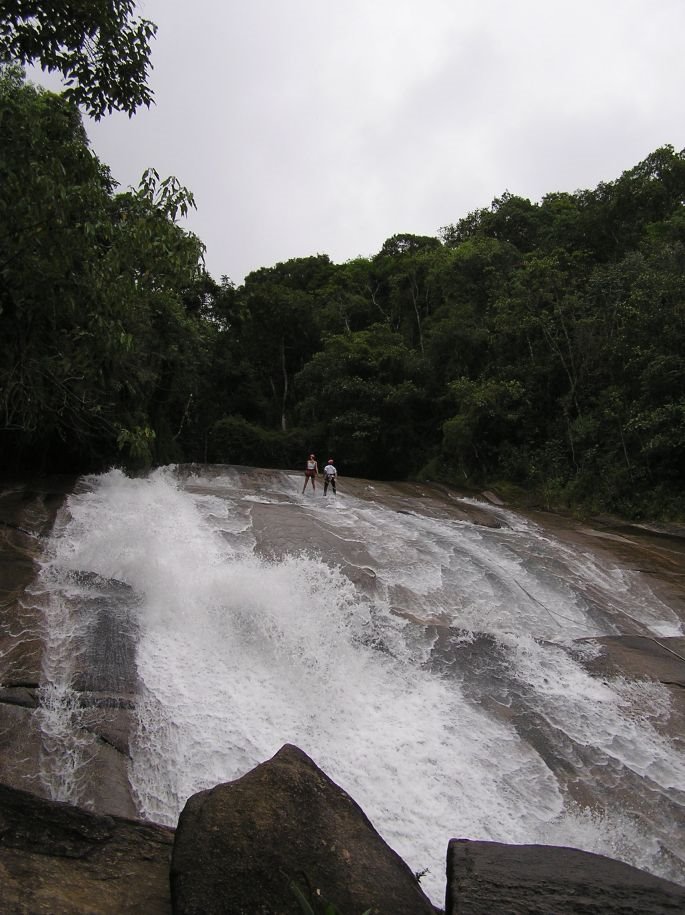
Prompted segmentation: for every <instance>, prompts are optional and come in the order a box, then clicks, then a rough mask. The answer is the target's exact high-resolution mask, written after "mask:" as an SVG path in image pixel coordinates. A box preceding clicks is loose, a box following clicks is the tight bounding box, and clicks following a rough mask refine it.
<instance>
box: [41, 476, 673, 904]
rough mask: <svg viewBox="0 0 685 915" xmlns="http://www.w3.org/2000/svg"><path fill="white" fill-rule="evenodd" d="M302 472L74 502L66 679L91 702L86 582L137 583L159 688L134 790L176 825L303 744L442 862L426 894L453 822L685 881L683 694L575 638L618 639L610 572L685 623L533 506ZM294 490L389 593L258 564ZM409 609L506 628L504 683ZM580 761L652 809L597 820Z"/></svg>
mask: <svg viewBox="0 0 685 915" xmlns="http://www.w3.org/2000/svg"><path fill="white" fill-rule="evenodd" d="M298 486H299V478H298V480H297V482H293V480H291V479H290V478H288V477H287V476H285V475H284V477H283V479H282V480H281V481H280V482H278V483H272V485H271V488H270V490H269V491H268V492H261V491H260V492H257V493H255V492H251V491H246V490H244V489H243V488H242V484H241V481H240V478H239V476H238V475H237V474H236V473H235V472H232V471H228V470H227V471H226V472H225V473H215V474H214V475H212V476H211V477H210V476H206V477H190V478H188V477H186V478H183V477H181V476H180V475H177V474H175V473H174V472H173V470H171V469H167V470H163V471H157V472H156V473H154V474H152V475H150V477H148V478H146V479H136V480H131V479H128V478H126V477H125V476H123V475H122V474H120V473H118V472H116V471H113V472H111V473H109V474H105V475H103V476H101V477H93V478H89V479H87V480H85V481H84V482H83V485H82V487H81V491H80V492H78V493H76V494H75V495H74V496H72V497H71V498H70V500H69V503H68V517H67V518H66V519H65V523H64V525H63V527H62V529H61V530H59V531H56V536H55V538H54V541H53V545H52V555H51V557H50V559H49V562H48V563H47V564H46V566H45V568H44V570H43V574H42V585H43V587H45V588H46V589H47V590H48V591H49V592H50V594H51V597H50V600H49V601H48V603H47V604H46V607H47V610H46V613H47V616H48V620H49V623H50V630H51V632H52V633H53V635H52V636H51V638H52V644H53V646H54V649H55V650H54V652H53V660H52V662H51V664H52V667H51V669H50V671H49V672H48V673H49V676H48V677H47V680H48V681H49V683H51V684H52V685H53V687H54V688H55V689H56V690H57V693H59V694H60V695H61V696H62V697H63V698H64V700H65V701H67V700H68V698H69V689H70V687H69V663H68V656H69V649H68V645H69V644H70V643H71V642H73V640H74V639H75V638H76V639H77V638H78V631H77V628H75V622H74V621H75V620H76V619H77V618H78V613H75V612H74V610H73V607H74V601H69V600H65V593H66V582H67V581H68V580H69V574H70V573H73V572H74V570H84V569H85V570H88V571H89V572H92V573H96V574H97V575H98V576H101V577H102V578H103V580H116V581H120V582H125V583H126V584H127V585H129V586H130V588H131V589H132V591H133V593H134V594H135V595H136V612H137V615H138V619H137V623H138V629H139V643H138V646H137V667H138V675H139V677H140V680H141V682H142V694H141V696H140V697H139V699H138V709H137V713H138V727H137V731H136V734H135V735H134V738H133V740H132V746H131V750H132V761H131V781H132V784H133V787H134V791H135V793H136V797H137V800H138V803H139V807H140V811H141V813H142V814H143V815H144V816H146V817H149V818H150V819H152V820H155V821H157V822H162V823H169V824H174V823H175V821H176V819H177V816H178V814H179V812H180V810H181V809H182V807H183V804H184V803H185V801H186V799H187V798H188V796H189V795H191V794H192V793H194V792H196V791H198V790H200V789H202V788H206V787H209V786H211V785H214V784H216V783H218V782H222V781H227V780H230V779H233V778H236V777H237V776H239V775H242V774H244V773H245V772H246V771H248V770H249V769H251V768H252V767H253V766H255V765H257V764H258V763H260V762H263V761H264V760H265V759H267V758H269V757H270V756H271V755H273V753H275V752H276V751H277V750H278V749H279V747H280V746H282V744H283V743H286V742H288V743H295V744H297V745H298V746H300V747H301V748H302V749H303V750H304V751H305V752H307V753H308V754H309V755H311V756H312V758H313V759H314V760H315V762H316V763H317V764H318V765H320V766H321V767H322V768H323V769H324V770H325V771H326V772H327V773H328V775H329V776H330V777H331V778H333V779H334V780H335V781H336V782H337V783H338V784H340V785H341V786H342V787H344V788H345V789H346V790H347V791H348V792H349V793H350V794H351V795H352V796H353V797H354V798H355V800H356V801H357V802H358V803H359V804H360V805H361V806H362V807H363V809H364V810H365V812H366V813H367V815H368V816H369V818H370V819H371V821H372V822H373V823H374V825H375V826H376V828H377V829H378V830H379V831H380V832H381V834H382V835H383V836H384V838H385V839H386V840H387V841H388V842H389V843H390V844H391V845H392V846H393V848H395V849H396V850H397V851H398V853H399V854H400V855H401V856H402V857H403V858H404V859H405V860H406V861H407V863H408V864H409V865H410V866H411V867H412V868H413V869H415V870H423V869H425V868H429V869H430V875H429V877H428V878H427V879H425V880H424V882H423V885H424V887H425V888H426V889H427V890H428V891H429V892H430V894H431V895H432V897H433V898H434V900H435V901H436V902H439V903H441V902H442V897H443V892H444V889H443V878H442V874H443V872H444V856H445V850H446V845H447V841H448V839H449V838H451V837H453V836H461V837H470V838H481V839H491V840H499V841H508V842H548V843H556V844H567V845H577V846H578V847H582V848H586V849H588V850H591V851H596V852H601V853H605V854H610V855H612V856H615V857H620V858H622V859H624V860H628V861H629V862H630V863H633V864H635V865H637V866H640V867H645V868H648V869H650V870H652V871H654V872H656V873H661V874H663V875H664V876H669V877H670V878H671V879H680V880H683V882H685V877H684V875H685V868H684V867H683V859H684V858H685V848H684V847H683V840H682V837H679V836H678V830H677V825H676V823H675V821H674V814H673V810H674V809H677V811H678V812H679V815H682V805H684V804H685V797H684V796H683V792H684V791H685V767H684V765H683V761H682V759H681V757H680V756H679V754H678V752H677V749H676V748H675V747H674V746H673V744H672V743H671V742H669V741H668V740H667V739H666V738H664V737H663V736H662V735H661V734H660V733H659V732H658V730H657V728H656V727H655V724H656V722H657V721H658V720H659V719H661V718H663V717H665V716H667V715H668V697H667V694H666V692H665V690H663V689H661V688H659V687H658V686H656V685H651V686H649V687H646V686H645V684H640V687H639V690H638V689H636V688H635V686H634V685H632V684H628V683H626V682H624V681H622V680H616V681H607V680H598V679H596V678H593V677H591V676H590V675H589V674H588V673H587V672H586V671H585V670H584V668H583V667H582V666H581V665H580V664H579V663H578V662H577V661H575V660H573V658H572V657H571V656H570V655H569V653H568V652H567V651H566V650H564V649H563V648H562V647H561V643H562V642H566V641H568V640H569V639H571V638H575V637H579V636H587V635H597V634H602V633H606V632H612V631H616V624H615V622H614V621H613V619H612V616H611V613H609V614H608V615H607V613H606V612H605V613H599V612H598V611H597V608H596V607H595V606H594V604H593V601H592V600H591V599H589V598H588V597H587V593H588V589H590V586H591V589H594V590H595V592H597V591H601V592H602V593H604V592H607V601H608V603H611V601H610V600H609V597H608V595H609V593H611V594H612V595H613V597H612V598H611V600H613V601H614V603H615V604H616V606H617V608H618V605H619V603H621V602H624V603H625V604H627V606H628V612H629V613H633V614H636V615H639V617H640V619H641V623H642V624H643V625H644V626H645V627H646V628H647V629H649V627H650V626H651V627H652V628H653V629H654V631H656V630H657V629H658V628H659V627H662V628H664V627H665V628H666V629H669V628H670V629H671V630H675V629H677V628H678V626H677V622H676V619H675V616H674V614H672V612H671V611H670V610H669V609H668V608H667V607H664V606H663V605H659V603H658V602H656V601H655V600H653V601H648V600H646V599H645V597H644V595H643V594H642V593H641V592H640V593H638V592H637V591H636V590H635V589H633V590H632V591H631V589H629V588H628V586H627V584H626V582H625V579H624V578H622V577H621V575H622V574H624V573H620V572H617V571H616V570H607V569H603V568H600V567H599V566H598V565H597V564H596V563H594V561H593V560H592V559H591V557H587V556H578V555H576V554H574V553H573V552H572V551H570V550H565V549H564V548H563V547H561V545H559V544H556V543H555V542H553V541H552V540H550V539H549V538H547V537H546V536H544V535H543V534H542V532H541V531H540V530H539V529H537V528H536V527H535V526H534V525H530V524H528V523H527V522H524V521H523V520H522V519H518V518H517V517H516V516H514V515H512V514H511V513H506V519H505V520H506V521H507V526H506V527H503V528H501V529H499V530H490V529H484V528H477V527H475V526H473V525H468V524H462V523H455V522H453V521H449V520H436V519H429V518H425V517H422V516H420V515H417V514H412V515H411V516H409V515H404V514H402V515H398V514H397V513H396V512H392V511H389V510H385V509H384V508H383V507H382V506H381V505H375V504H373V503H368V502H363V501H361V500H354V499H351V498H346V499H345V500H344V501H343V500H338V502H337V503H332V502H329V503H328V504H324V503H323V500H320V501H314V500H310V501H306V500H301V499H300V498H299V496H300V494H299V493H298V492H297V491H296V488H297V487H298ZM317 495H318V494H317ZM284 500H288V501H289V502H291V503H295V504H296V505H297V506H301V509H300V508H298V511H299V510H305V511H307V512H308V513H309V514H310V516H311V518H312V519H316V520H317V523H319V522H320V523H324V521H325V519H326V518H330V517H334V521H333V522H332V523H333V524H334V526H335V527H334V530H335V533H336V535H337V536H338V537H340V538H341V539H343V540H345V539H349V540H352V539H354V540H355V541H356V540H361V541H363V542H364V543H365V545H366V548H367V549H368V551H369V552H370V554H371V555H372V557H373V559H374V563H375V566H374V571H375V573H376V580H377V582H378V585H379V587H378V592H377V594H376V596H375V597H374V598H373V599H370V598H368V597H365V596H364V595H362V594H361V593H359V591H358V590H357V589H356V588H355V586H354V584H353V583H352V581H350V579H349V578H347V577H346V576H345V575H344V574H343V573H342V571H341V570H340V569H339V568H337V567H335V566H334V565H331V564H327V563H325V562H323V561H322V560H321V559H319V558H316V557H313V556H309V555H304V554H294V555H289V556H286V557H285V558H284V559H282V561H279V562H270V561H266V560H264V559H261V558H259V556H257V555H256V554H255V551H254V547H255V536H254V533H253V532H252V530H251V524H250V510H251V506H252V505H256V504H259V505H265V504H266V505H268V504H271V503H272V502H273V503H279V504H282V503H283V502H284ZM502 517H503V518H504V517H505V513H504V512H502ZM622 588H623V590H621V589H622ZM408 602H409V603H410V604H411V606H409V607H406V606H403V609H406V610H408V611H411V613H412V614H414V615H415V616H419V617H421V614H424V615H425V617H431V616H433V617H440V618H441V619H442V620H444V621H445V622H446V623H449V624H450V625H451V626H453V627H458V630H459V633H461V635H459V638H461V639H462V640H464V643H465V644H466V643H470V644H471V647H474V646H475V647H478V639H482V637H483V636H486V637H487V640H488V642H487V644H488V645H490V646H494V647H493V650H492V656H490V655H486V654H484V655H483V657H484V658H485V661H484V663H486V665H487V664H496V665H497V667H496V669H495V667H492V670H494V671H495V676H494V677H493V678H491V679H483V680H482V681H479V680H478V678H477V676H476V670H475V668H473V670H472V669H471V668H470V667H469V665H463V666H461V667H459V669H458V671H457V675H455V676H447V675H443V674H441V673H440V672H439V671H438V670H437V669H436V668H435V667H434V666H432V665H431V663H430V661H431V658H432V656H433V651H434V648H435V646H436V644H437V642H436V635H435V630H430V629H428V630H427V629H426V628H425V627H421V626H417V625H416V623H413V622H409V621H408V619H404V618H401V617H400V616H398V615H397V613H396V612H393V610H395V611H396V610H397V606H398V605H399V604H400V603H401V604H403V605H405V604H407V603H408ZM70 607H71V608H72V609H71V610H70V609H69V608H70ZM543 639H544V640H545V641H541V640H543ZM549 639H555V644H550V642H549V641H548V640H549ZM484 644H485V643H484ZM493 658H494V660H493ZM487 669H488V670H490V669H491V668H487ZM60 684H61V686H60ZM51 688H52V687H51ZM57 705H59V703H57ZM647 707H648V708H647ZM498 710H499V711H498ZM69 720H70V719H69V715H68V714H67V715H66V717H64V719H63V721H64V722H66V724H64V723H63V725H61V727H63V731H64V735H63V737H62V738H61V739H62V740H63V745H64V746H65V747H67V746H68V740H67V737H66V732H67V731H68V722H69ZM531 733H533V734H534V736H533V737H532V738H531V736H530V735H531ZM58 742H59V740H58V741H57V743H58ZM87 752H88V751H87V748H86V749H85V750H84V749H83V748H81V749H78V748H77V749H76V750H74V751H73V753H72V759H73V760H74V761H75V762H72V763H71V764H68V765H67V766H66V768H65V773H66V774H65V776H64V785H65V786H66V787H65V793H69V792H71V794H70V798H71V799H73V796H74V778H73V772H72V774H71V775H70V767H71V770H74V771H75V770H78V766H79V765H80V764H81V761H82V760H84V759H86V758H87ZM79 753H80V755H79ZM564 754H566V756H564ZM562 757H563V759H564V760H565V763H564V766H565V767H566V768H567V769H568V768H569V767H573V766H575V767H577V772H576V775H575V776H574V777H575V778H577V779H578V780H580V781H581V782H582V780H583V778H589V779H592V778H594V777H595V776H594V775H592V774H591V772H590V770H592V772H595V771H596V772H597V773H598V774H597V778H599V779H600V782H601V784H602V786H605V785H606V786H608V787H606V790H607V791H608V790H610V789H611V788H613V787H616V786H618V789H621V791H623V786H625V794H626V796H628V795H629V796H630V797H631V798H635V799H636V800H635V801H634V802H632V801H626V803H625V804H622V806H621V810H620V812H618V813H617V812H616V806H615V805H612V802H611V800H610V799H609V800H608V801H607V803H606V804H605V805H604V806H603V807H602V806H596V807H595V808H594V809H592V810H591V809H590V808H589V807H587V806H584V805H583V804H582V803H581V802H579V801H577V800H573V798H572V795H571V793H569V790H568V783H567V781H565V780H564V777H562V774H563V773H562V772H561V770H562V769H563V768H564V766H557V765H556V763H555V760H556V761H558V759H560V758H562ZM586 770H587V771H586ZM605 772H610V775H611V777H610V778H606V779H605V778H604V773H605ZM46 777H47V776H46ZM51 777H52V778H53V780H54V778H55V775H54V773H52V776H51ZM602 779H604V781H602ZM618 789H617V790H618ZM602 790H605V789H604V788H603V789H602ZM621 796H622V797H623V794H622V795H621ZM654 796H658V797H659V798H660V799H662V800H663V805H662V806H663V809H662V808H661V807H660V808H659V812H658V816H655V817H654V818H653V820H651V821H650V819H649V817H648V816H647V817H646V818H645V817H644V816H642V815H641V814H640V813H639V810H640V808H641V807H644V805H645V802H646V801H645V799H649V798H652V797H654ZM612 806H613V808H614V809H612ZM664 849H666V851H664Z"/></svg>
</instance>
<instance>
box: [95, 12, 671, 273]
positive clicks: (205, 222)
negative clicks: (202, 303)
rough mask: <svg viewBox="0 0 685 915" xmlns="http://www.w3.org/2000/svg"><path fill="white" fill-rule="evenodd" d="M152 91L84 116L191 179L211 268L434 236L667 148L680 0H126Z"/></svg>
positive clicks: (160, 166) (101, 136)
mask: <svg viewBox="0 0 685 915" xmlns="http://www.w3.org/2000/svg"><path fill="white" fill-rule="evenodd" d="M139 11H140V13H141V14H142V15H144V16H146V17H148V18H150V19H152V20H153V21H155V22H156V23H157V24H158V26H159V33H158V38H157V40H156V42H155V43H154V47H153V62H154V72H153V74H152V86H153V88H154V91H155V94H156V100H157V104H156V106H155V107H154V108H153V109H152V110H150V111H143V112H140V113H139V114H138V115H136V117H135V118H133V119H132V120H129V119H128V118H126V117H125V116H116V115H115V116H111V117H109V118H107V119H105V120H104V121H102V122H101V123H100V124H97V125H92V126H90V127H89V133H90V136H91V138H92V142H93V146H94V149H95V150H96V152H97V153H98V154H99V155H100V156H101V158H102V159H103V160H104V161H105V162H107V163H108V164H109V165H110V166H111V167H112V170H113V173H114V175H115V177H117V178H118V179H119V180H120V181H121V182H122V183H123V184H124V185H128V184H130V183H136V182H137V180H138V178H139V176H140V174H142V172H143V170H144V169H145V168H146V167H147V166H149V165H153V166H154V167H155V168H157V170H158V171H159V172H160V173H161V174H164V175H167V174H175V175H176V176H177V177H178V178H179V180H180V181H181V182H182V183H184V184H186V185H187V186H189V187H190V188H191V189H192V190H193V191H194V193H195V196H196V199H197V203H198V212H197V213H194V214H193V215H192V218H191V219H190V220H189V222H188V225H189V227H190V228H192V229H193V231H195V232H196V233H197V234H198V235H199V236H200V238H202V240H203V241H204V242H205V244H206V245H207V249H208V250H207V264H208V267H209V270H210V272H211V273H212V274H213V275H214V276H215V277H217V278H218V277H219V275H220V274H223V273H226V274H228V275H229V276H231V277H232V279H234V280H235V281H237V282H240V281H242V279H243V277H244V275H245V274H246V273H247V272H249V271H250V270H252V269H255V268H257V267H260V266H269V265H271V264H273V263H275V262H277V261H280V260H285V259H287V258H289V257H295V256H304V255H308V254H314V253H317V252H325V253H328V254H329V255H330V256H331V257H332V258H333V260H336V261H343V260H346V259H348V258H351V257H355V256H356V255H358V254H364V255H367V254H373V253H375V252H376V251H378V250H379V249H380V247H381V245H382V243H383V241H384V240H385V239H386V238H387V237H388V236H390V235H392V234H394V233H396V232H416V233H417V234H435V233H437V231H438V229H439V228H440V227H441V226H443V225H445V224H446V223H449V222H455V221H456V220H458V219H459V218H461V217H462V216H464V215H466V213H467V212H468V211H469V210H472V209H474V208H475V207H479V206H487V205H488V204H489V203H490V201H491V200H492V199H493V198H494V197H495V196H498V195H500V194H501V193H502V192H503V191H504V190H506V189H509V190H510V191H512V192H513V193H518V194H522V195H524V196H530V197H531V198H532V199H539V198H540V197H541V196H542V195H543V194H545V193H547V192H551V191H556V190H570V191H572V190H575V189H578V188H581V187H593V186H594V185H596V184H597V182H598V181H600V180H611V179H613V178H616V177H618V175H619V174H620V173H621V171H623V170H624V169H626V168H630V167H631V166H632V165H635V164H636V163H637V162H638V161H639V160H640V159H641V158H644V157H645V156H646V155H647V154H648V153H649V152H651V151H652V150H654V149H655V148H657V147H658V146H661V145H663V144H666V143H672V144H673V145H674V146H676V147H677V148H680V147H683V146H685V118H684V117H683V115H684V114H685V110H684V109H685V102H684V100H683V95H682V86H683V78H684V77H685V55H683V54H682V50H681V45H682V35H683V32H684V28H683V27H684V26H685V5H683V4H682V2H681V0H623V2H622V3H621V4H617V3H615V2H614V0H578V2H574V3H571V2H568V0H557V2H549V0H547V2H542V0H517V2H516V3H513V2H511V0H480V2H476V0H462V2H459V3H457V2H454V0H424V2H422V3H421V4H418V3H416V2H415V0H347V2H345V3H341V2H338V3H334V2H332V0H290V2H288V3H283V2H282V0H251V2H250V3H249V4H248V3H247V2H245V0H242V2H237V0H231V2H226V0H196V2H195V3H194V4H193V5H192V6H191V5H188V4H187V3H186V2H182V0H145V2H143V3H141V4H140V6H139Z"/></svg>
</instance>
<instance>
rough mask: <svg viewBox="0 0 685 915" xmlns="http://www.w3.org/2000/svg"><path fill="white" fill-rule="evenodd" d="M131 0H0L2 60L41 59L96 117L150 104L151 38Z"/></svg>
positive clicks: (150, 30) (25, 61)
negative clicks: (135, 16)
mask: <svg viewBox="0 0 685 915" xmlns="http://www.w3.org/2000/svg"><path fill="white" fill-rule="evenodd" d="M134 7H135V0H87V2H84V0H59V2H50V0H3V3H2V7H1V8H0V63H2V62H5V63H8V62H18V63H20V64H29V63H32V64H33V63H39V64H40V65H41V66H42V67H43V69H44V70H47V71H49V72H57V73H60V74H61V75H62V76H63V77H64V79H65V80H66V89H65V92H64V94H65V97H66V98H68V99H69V100H70V101H72V102H74V103H75V104H77V105H83V107H84V108H85V109H86V110H87V111H88V113H89V114H91V115H92V116H93V117H94V118H96V119H99V118H101V117H102V116H103V115H104V114H106V113H109V112H112V111H126V112H128V114H129V115H131V114H133V112H134V111H135V110H136V109H137V108H139V107H140V106H141V105H147V106H149V105H150V103H151V101H152V92H151V91H150V89H149V87H148V85H147V76H148V69H149V66H150V40H151V39H152V38H153V37H154V35H155V32H156V31H157V26H156V25H155V24H154V23H152V22H150V21H149V20H147V19H135V18H134V17H133V10H134Z"/></svg>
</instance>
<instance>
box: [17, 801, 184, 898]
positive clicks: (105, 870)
mask: <svg viewBox="0 0 685 915" xmlns="http://www.w3.org/2000/svg"><path fill="white" fill-rule="evenodd" d="M173 835H174V831H173V829H168V828H166V827H164V826H153V825H151V824H145V823H137V822H133V821H131V820H125V819H121V818H118V817H109V816H99V815H97V814H93V813H89V812H88V811H86V810H81V809H79V808H78V807H72V806H70V805H69V804H60V803H57V802H55V801H48V800H45V799H44V798H39V797H36V796H35V795H32V794H29V793H27V792H26V791H20V790H18V789H16V788H10V787H8V786H6V785H0V912H2V913H3V915H33V913H36V912H49V913H50V915H125V913H130V915H141V913H144V915H168V913H170V912H171V897H170V891H169V861H170V858H171V848H172V843H173Z"/></svg>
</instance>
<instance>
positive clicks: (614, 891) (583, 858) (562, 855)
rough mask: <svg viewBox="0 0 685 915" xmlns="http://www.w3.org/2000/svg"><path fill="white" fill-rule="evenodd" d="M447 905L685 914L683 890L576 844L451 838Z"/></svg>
mask: <svg viewBox="0 0 685 915" xmlns="http://www.w3.org/2000/svg"><path fill="white" fill-rule="evenodd" d="M445 910H446V911H445V915H504V913H507V915H511V913H516V915H519V913H526V915H533V913H540V915H548V913H550V912H554V913H555V915H565V913H569V915H571V913H573V915H577V913H579V912H581V913H584V915H612V913H615V915H618V913H620V915H631V913H634V915H651V913H654V915H656V913H659V915H664V913H667V912H674V913H675V912H679V913H682V912H685V888H683V887H681V886H677V885H676V884H674V883H669V881H668V880H661V879H660V878H659V877H654V876H652V875H651V874H647V873H645V872H644V871H641V870H638V869H637V868H635V867H630V865H628V864H622V863H621V862H620V861H614V860H613V859H611V858H605V857H604V856H602V855H594V854H591V853H590V852H585V851H578V850H577V849H575V848H559V847H556V846H546V845H504V844H501V843H499V842H474V841H471V840H469V839H452V840H451V841H450V843H449V845H448V848H447V897H446V905H445Z"/></svg>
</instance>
